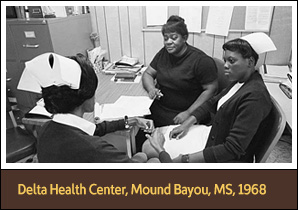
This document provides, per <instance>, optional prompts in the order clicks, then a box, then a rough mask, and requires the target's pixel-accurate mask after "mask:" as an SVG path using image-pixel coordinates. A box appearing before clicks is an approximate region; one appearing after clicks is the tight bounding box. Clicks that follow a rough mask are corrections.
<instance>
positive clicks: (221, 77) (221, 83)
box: [213, 58, 231, 93]
mask: <svg viewBox="0 0 298 210" xmlns="http://www.w3.org/2000/svg"><path fill="white" fill-rule="evenodd" d="M213 60H214V62H215V64H216V67H217V76H218V91H217V93H220V92H221V91H222V90H223V89H225V88H226V87H227V86H228V85H229V84H230V83H231V82H230V80H229V79H228V77H227V76H226V75H225V72H224V69H225V68H224V62H223V61H222V60H220V59H218V58H213Z"/></svg>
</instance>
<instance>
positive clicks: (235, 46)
mask: <svg viewBox="0 0 298 210" xmlns="http://www.w3.org/2000/svg"><path fill="white" fill-rule="evenodd" d="M222 48H223V50H229V51H232V52H238V53H240V54H241V55H242V57H243V58H250V57H253V58H254V60H255V65H256V64H257V62H258V60H259V55H258V54H257V53H256V51H254V49H253V48H252V47H251V45H250V44H249V43H248V42H247V41H246V40H243V39H240V38H237V39H233V40H230V41H228V42H226V43H225V44H224V45H223V46H222Z"/></svg>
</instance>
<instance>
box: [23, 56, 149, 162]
mask: <svg viewBox="0 0 298 210" xmlns="http://www.w3.org/2000/svg"><path fill="white" fill-rule="evenodd" d="M97 85H98V79H97V76H96V74H95V72H94V69H93V67H92V64H91V63H90V62H89V60H88V59H87V58H86V57H85V56H83V55H82V54H77V55H76V56H70V57H64V56H61V55H57V54H55V53H45V54H42V55H40V56H37V57H36V58H34V59H32V60H31V61H29V62H27V63H26V68H25V70H24V73H23V75H22V78H21V81H20V84H19V88H20V87H21V88H22V89H23V90H27V91H33V92H38V93H40V92H41V93H42V97H43V99H44V102H45V108H46V110H47V111H48V112H50V113H52V114H53V120H51V121H49V122H47V123H46V124H45V125H43V126H42V129H41V130H40V132H39V134H38V144H37V157H38V161H39V162H51V163H54V162H73V163H74V162H120V163H122V162H145V161H146V160H147V156H146V155H145V154H144V153H142V154H136V155H135V156H134V157H133V158H131V159H130V158H129V157H128V156H127V154H126V153H124V152H121V151H119V150H118V149H116V148H115V147H114V146H113V145H111V144H109V143H108V142H106V141H104V140H103V139H102V138H100V137H99V136H103V135H105V134H107V133H110V132H114V131H116V130H123V129H125V121H124V119H121V120H116V121H112V122H102V123H100V124H97V125H95V124H94V123H92V122H89V121H87V120H85V119H84V118H83V115H84V113H85V112H93V111H94V104H95V97H94V95H95V91H96V89H97ZM127 123H128V124H129V125H131V126H132V125H137V126H139V127H144V128H146V123H147V121H146V120H144V119H140V118H128V120H127ZM119 141H120V140H119Z"/></svg>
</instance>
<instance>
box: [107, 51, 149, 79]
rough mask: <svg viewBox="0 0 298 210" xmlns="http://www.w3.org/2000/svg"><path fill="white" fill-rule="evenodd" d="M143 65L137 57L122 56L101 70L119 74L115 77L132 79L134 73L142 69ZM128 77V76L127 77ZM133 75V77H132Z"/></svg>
mask: <svg viewBox="0 0 298 210" xmlns="http://www.w3.org/2000/svg"><path fill="white" fill-rule="evenodd" d="M143 66H144V65H143V64H141V63H139V60H138V59H137V58H131V57H128V56H123V57H122V58H121V59H120V60H118V61H116V62H114V63H112V64H111V65H108V66H107V68H105V69H104V70H103V72H104V73H105V74H119V75H118V76H117V77H118V78H117V79H120V78H121V79H123V80H125V79H130V80H132V79H134V78H135V77H134V76H135V75H136V74H137V73H138V72H139V71H140V70H141V69H142V67H143ZM128 77H129V78H128ZM133 77H134V78H133Z"/></svg>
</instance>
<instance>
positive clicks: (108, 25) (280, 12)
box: [90, 6, 292, 65]
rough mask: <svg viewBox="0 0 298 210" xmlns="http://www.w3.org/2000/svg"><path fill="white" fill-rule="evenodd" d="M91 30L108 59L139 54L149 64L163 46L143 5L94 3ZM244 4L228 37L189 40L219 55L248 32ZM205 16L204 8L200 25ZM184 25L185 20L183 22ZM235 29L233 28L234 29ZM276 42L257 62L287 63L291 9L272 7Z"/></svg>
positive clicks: (191, 36)
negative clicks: (146, 20) (227, 44)
mask: <svg viewBox="0 0 298 210" xmlns="http://www.w3.org/2000/svg"><path fill="white" fill-rule="evenodd" d="M178 11H179V8H178V7H169V15H171V14H178ZM90 12H91V21H92V30H93V32H97V33H98V34H99V37H100V40H99V41H98V42H97V46H101V47H102V48H104V49H106V50H107V51H108V54H107V56H106V57H107V59H109V60H110V61H115V60H117V59H119V58H120V57H121V56H122V55H127V56H132V57H138V58H139V59H140V61H141V62H143V63H144V64H145V65H149V64H150V61H151V60H152V58H153V57H154V55H155V54H156V53H157V52H158V51H159V50H160V49H161V48H162V47H163V39H162V35H161V32H160V29H148V28H146V27H145V24H144V8H143V7H141V6H96V7H90ZM243 12H245V7H235V8H234V13H233V16H232V21H231V30H230V32H229V35H228V36H227V37H223V36H216V35H210V34H206V33H205V32H204V31H203V32H202V33H200V34H198V33H190V34H189V39H188V43H189V44H191V45H193V46H195V47H198V48H200V49H202V50H203V51H205V52H206V53H207V54H208V55H210V56H212V57H217V58H220V59H221V58H222V55H223V51H222V45H223V44H224V43H225V42H226V41H228V40H230V39H234V38H237V37H241V36H243V35H246V34H249V33H251V32H245V31H244V26H243V24H244V21H243V17H244V16H243ZM207 15H208V7H203V13H202V21H203V24H202V27H203V28H204V22H206V17H207ZM186 24H187V23H186ZM234 28H235V29H234ZM267 34H268V35H269V36H270V37H271V38H272V40H273V42H274V43H275V45H276V47H277V49H278V50H277V51H275V52H269V53H266V54H263V55H261V57H260V61H259V63H266V64H276V65H284V64H288V62H289V60H290V56H291V50H292V8H291V7H290V6H276V7H274V11H273V17H272V23H271V28H270V31H269V32H268V33H267Z"/></svg>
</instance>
